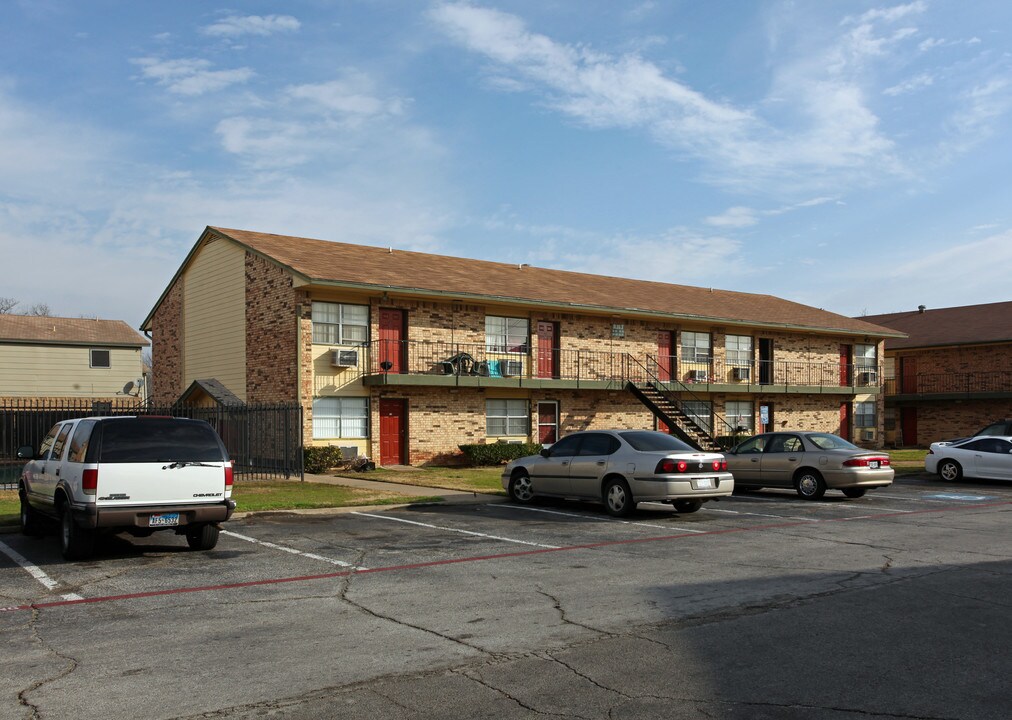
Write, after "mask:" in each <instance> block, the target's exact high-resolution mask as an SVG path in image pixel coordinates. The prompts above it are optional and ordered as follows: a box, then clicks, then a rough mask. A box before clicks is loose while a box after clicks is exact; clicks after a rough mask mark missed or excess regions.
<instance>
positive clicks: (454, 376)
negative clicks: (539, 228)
mask: <svg viewBox="0 0 1012 720" xmlns="http://www.w3.org/2000/svg"><path fill="white" fill-rule="evenodd" d="M334 357H340V356H339V355H335V356H334ZM338 362H340V361H339V360H335V361H334V363H335V364H337V363H338ZM334 370H335V372H339V373H341V380H342V384H344V383H346V382H347V381H349V380H352V379H357V378H361V381H362V382H363V383H364V384H366V385H416V386H420V385H428V386H460V387H525V388H554V389H567V388H570V389H577V388H586V389H597V390H621V389H623V388H624V387H625V385H626V383H628V382H633V383H637V384H641V383H645V382H647V381H648V380H654V381H658V380H659V381H660V382H661V383H663V384H666V385H668V387H669V389H672V390H675V391H681V392H691V393H693V394H695V393H699V392H722V393H728V392H730V393H758V392H762V393H833V394H844V395H854V394H859V393H877V392H879V391H880V390H879V389H880V386H881V373H880V372H879V371H878V369H877V368H875V367H867V366H860V367H857V366H855V367H851V366H846V365H843V366H841V364H840V363H839V361H830V362H801V361H797V362H795V361H755V362H752V363H747V362H746V363H742V362H734V363H726V362H724V361H723V360H720V359H708V360H701V359H699V358H697V359H696V361H695V362H679V361H678V359H677V358H676V357H673V356H672V357H665V356H661V357H657V356H654V355H632V354H629V353H613V352H593V351H587V350H540V349H530V348H528V347H526V346H521V347H514V348H500V349H490V348H489V347H487V346H486V345H484V344H469V343H440V342H415V341H407V342H396V341H385V340H377V341H373V342H371V343H366V344H365V345H363V346H361V347H359V348H358V357H357V359H356V364H355V365H354V366H343V367H335V368H334Z"/></svg>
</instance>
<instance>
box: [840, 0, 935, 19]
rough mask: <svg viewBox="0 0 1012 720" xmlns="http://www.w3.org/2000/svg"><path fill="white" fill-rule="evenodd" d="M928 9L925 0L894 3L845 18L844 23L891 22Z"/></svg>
mask: <svg viewBox="0 0 1012 720" xmlns="http://www.w3.org/2000/svg"><path fill="white" fill-rule="evenodd" d="M927 9H928V4H927V3H926V2H923V0H915V2H912V3H906V4H905V5H894V6H892V7H886V8H874V9H872V10H868V11H867V12H865V13H864V14H862V15H859V16H858V17H857V18H854V17H847V18H844V21H843V22H844V24H847V23H858V24H868V23H873V22H878V21H882V22H887V23H891V22H896V21H897V20H902V19H903V18H905V17H908V16H910V15H915V14H918V13H923V12H924V11H925V10H927Z"/></svg>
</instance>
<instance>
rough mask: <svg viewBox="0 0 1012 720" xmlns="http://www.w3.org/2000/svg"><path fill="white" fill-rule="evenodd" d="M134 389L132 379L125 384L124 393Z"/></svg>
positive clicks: (127, 393) (126, 393)
mask: <svg viewBox="0 0 1012 720" xmlns="http://www.w3.org/2000/svg"><path fill="white" fill-rule="evenodd" d="M133 389H134V381H133V380H130V381H128V382H127V384H126V385H124V386H123V394H124V395H129V394H130V393H131V392H132V391H133Z"/></svg>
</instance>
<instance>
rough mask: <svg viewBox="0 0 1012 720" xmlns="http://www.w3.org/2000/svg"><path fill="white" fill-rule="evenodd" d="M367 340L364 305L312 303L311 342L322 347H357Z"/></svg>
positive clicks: (367, 316)
mask: <svg viewBox="0 0 1012 720" xmlns="http://www.w3.org/2000/svg"><path fill="white" fill-rule="evenodd" d="M368 340H369V308H368V307H367V306H366V305H344V304H340V303H330V302H314V303H313V342H314V343H321V344H324V345H358V344H361V343H365V342H367V341H368Z"/></svg>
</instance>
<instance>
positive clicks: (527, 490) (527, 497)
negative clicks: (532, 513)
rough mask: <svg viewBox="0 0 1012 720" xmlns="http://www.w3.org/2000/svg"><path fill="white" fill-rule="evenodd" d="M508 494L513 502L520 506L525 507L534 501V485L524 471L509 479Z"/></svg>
mask: <svg viewBox="0 0 1012 720" xmlns="http://www.w3.org/2000/svg"><path fill="white" fill-rule="evenodd" d="M509 494H510V498H511V499H512V500H513V502H517V503H520V504H521V505H526V504H527V503H529V502H530V501H531V500H533V499H534V483H532V482H531V476H530V475H528V474H527V472H526V471H524V470H521V471H519V472H516V473H514V474H513V477H511V478H510V486H509Z"/></svg>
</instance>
